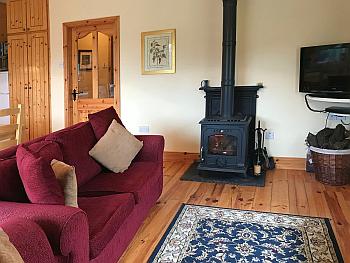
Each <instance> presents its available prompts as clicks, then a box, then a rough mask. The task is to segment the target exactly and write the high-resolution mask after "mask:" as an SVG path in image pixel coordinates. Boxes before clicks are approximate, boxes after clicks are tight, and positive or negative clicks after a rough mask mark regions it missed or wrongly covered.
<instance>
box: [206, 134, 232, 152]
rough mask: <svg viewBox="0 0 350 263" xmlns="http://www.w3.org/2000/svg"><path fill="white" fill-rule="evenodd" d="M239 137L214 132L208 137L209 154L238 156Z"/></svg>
mask: <svg viewBox="0 0 350 263" xmlns="http://www.w3.org/2000/svg"><path fill="white" fill-rule="evenodd" d="M237 145H238V144H237V137H235V136H232V135H225V134H213V135H210V136H209V137H208V154H212V155H225V156H237Z"/></svg>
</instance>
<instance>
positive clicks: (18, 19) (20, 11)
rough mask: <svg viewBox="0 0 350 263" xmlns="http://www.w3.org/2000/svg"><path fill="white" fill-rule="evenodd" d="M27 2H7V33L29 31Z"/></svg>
mask: <svg viewBox="0 0 350 263" xmlns="http://www.w3.org/2000/svg"><path fill="white" fill-rule="evenodd" d="M26 16H27V15H26V1H25V0H8V1H7V33H8V34H14V33H23V32H25V31H26V30H27V21H26Z"/></svg>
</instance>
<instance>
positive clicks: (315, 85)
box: [299, 43, 350, 97]
mask: <svg viewBox="0 0 350 263" xmlns="http://www.w3.org/2000/svg"><path fill="white" fill-rule="evenodd" d="M299 91H300V92H305V93H316V94H320V95H321V94H322V95H330V96H333V95H334V96H338V97H342V96H344V97H345V96H349V95H350V43H347V44H336V45H327V46H317V47H304V48H301V53H300V86H299Z"/></svg>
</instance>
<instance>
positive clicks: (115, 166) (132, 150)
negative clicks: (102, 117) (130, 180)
mask: <svg viewBox="0 0 350 263" xmlns="http://www.w3.org/2000/svg"><path fill="white" fill-rule="evenodd" d="M142 146H143V142H140V141H139V140H138V139H136V137H135V136H134V135H132V134H131V133H130V132H129V131H128V130H126V129H125V128H124V127H123V126H121V125H120V124H119V123H118V122H117V121H116V120H113V121H112V123H111V125H110V126H109V128H108V130H107V132H106V134H105V135H104V136H103V137H102V138H101V139H100V140H99V141H98V142H97V143H96V145H95V146H94V148H92V149H91V150H90V152H89V154H90V156H91V157H92V158H94V159H95V160H96V161H98V162H99V163H101V164H102V165H103V166H105V167H106V168H108V169H109V170H111V171H113V172H115V173H122V172H124V171H125V170H127V169H128V168H129V166H130V164H131V162H132V160H133V159H134V158H135V156H136V155H137V153H138V152H139V151H140V150H141V148H142Z"/></svg>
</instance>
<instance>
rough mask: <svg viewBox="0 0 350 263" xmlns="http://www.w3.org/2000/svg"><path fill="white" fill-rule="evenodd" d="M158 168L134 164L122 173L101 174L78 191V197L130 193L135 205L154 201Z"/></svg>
mask: <svg viewBox="0 0 350 263" xmlns="http://www.w3.org/2000/svg"><path fill="white" fill-rule="evenodd" d="M160 166H161V165H159V164H157V163H154V162H134V163H132V164H131V166H130V167H129V169H128V170H126V171H125V172H124V173H119V174H116V173H113V172H104V173H101V174H99V175H97V176H95V177H94V178H93V179H92V180H91V181H89V182H88V183H87V184H85V185H83V186H82V187H81V188H80V189H79V196H91V195H93V194H96V195H99V194H100V193H105V192H114V193H132V194H133V195H134V198H135V200H136V203H137V204H139V203H144V202H148V200H154V198H157V197H158V196H157V197H155V195H157V194H158V193H156V192H155V191H153V190H152V189H153V188H154V186H155V185H156V183H157V182H158V180H159V178H160V177H161V175H160V174H161V173H160V172H159V168H160ZM161 169H162V167H161Z"/></svg>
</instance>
